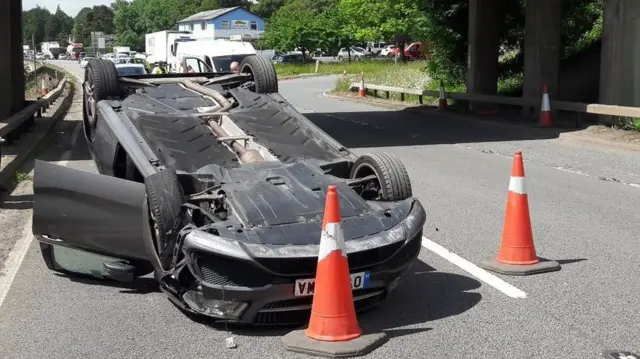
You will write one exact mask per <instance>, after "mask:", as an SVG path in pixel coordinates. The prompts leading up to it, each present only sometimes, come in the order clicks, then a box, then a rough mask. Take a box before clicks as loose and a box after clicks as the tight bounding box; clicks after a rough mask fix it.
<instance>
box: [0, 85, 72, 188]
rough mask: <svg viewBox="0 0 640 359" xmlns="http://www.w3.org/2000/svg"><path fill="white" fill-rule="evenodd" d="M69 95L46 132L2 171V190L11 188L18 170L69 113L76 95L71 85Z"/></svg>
mask: <svg viewBox="0 0 640 359" xmlns="http://www.w3.org/2000/svg"><path fill="white" fill-rule="evenodd" d="M65 87H66V89H65V90H66V91H67V95H66V96H64V98H63V99H62V102H61V103H60V106H58V108H57V109H56V111H55V112H54V113H53V115H52V116H51V122H50V123H49V124H48V125H47V127H45V129H44V131H42V133H40V134H39V135H38V137H36V139H35V141H33V143H32V144H31V145H30V146H29V147H28V148H27V150H26V151H24V152H22V153H20V154H19V155H18V156H16V157H15V158H14V159H13V161H11V163H9V164H8V165H7V166H6V167H5V168H3V169H2V171H0V188H4V189H8V188H10V187H11V184H10V183H8V182H9V181H10V180H11V177H13V175H14V174H15V173H16V172H17V171H18V169H19V168H20V167H21V166H22V164H23V163H24V162H25V161H26V159H27V158H29V157H31V156H32V155H33V153H34V150H35V149H36V148H37V147H38V145H39V144H40V143H41V142H42V140H43V139H45V138H46V137H47V135H49V133H51V129H53V127H54V126H55V124H57V123H58V121H60V119H61V118H63V117H64V115H66V113H67V111H69V108H70V107H71V104H72V99H73V96H74V93H75V89H74V88H73V87H72V86H71V85H66V86H65Z"/></svg>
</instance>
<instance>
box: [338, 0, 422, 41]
mask: <svg viewBox="0 0 640 359" xmlns="http://www.w3.org/2000/svg"><path fill="white" fill-rule="evenodd" d="M338 8H339V10H340V12H341V13H342V16H343V18H345V19H350V20H351V21H348V22H346V23H345V30H346V31H348V32H351V33H353V34H354V37H355V38H356V40H358V41H361V42H365V41H380V40H383V41H389V40H390V39H391V38H392V37H393V35H394V34H396V33H399V32H400V33H406V34H408V35H409V37H410V38H416V39H422V38H424V35H425V34H426V32H427V26H428V20H427V17H426V16H425V15H424V13H422V12H421V11H420V9H419V7H418V4H417V1H415V0H396V1H368V0H341V1H340V3H339V5H338Z"/></svg>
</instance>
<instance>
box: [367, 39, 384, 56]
mask: <svg viewBox="0 0 640 359" xmlns="http://www.w3.org/2000/svg"><path fill="white" fill-rule="evenodd" d="M386 46H387V43H386V42H384V41H377V42H376V41H369V42H367V43H366V45H365V46H364V47H365V49H367V51H369V52H371V54H372V55H373V56H380V55H381V52H382V49H384V48H385V47H386Z"/></svg>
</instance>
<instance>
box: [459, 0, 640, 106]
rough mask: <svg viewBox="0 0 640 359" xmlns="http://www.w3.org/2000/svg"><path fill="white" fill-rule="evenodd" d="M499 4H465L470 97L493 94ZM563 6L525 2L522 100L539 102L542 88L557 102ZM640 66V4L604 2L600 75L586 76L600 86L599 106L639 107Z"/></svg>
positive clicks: (543, 0)
mask: <svg viewBox="0 0 640 359" xmlns="http://www.w3.org/2000/svg"><path fill="white" fill-rule="evenodd" d="M499 3H500V1H498V0H469V59H468V61H469V62H468V73H467V88H468V92H469V93H478V94H487V95H493V94H496V90H497V82H498V49H499V36H500V25H501V24H502V19H501V17H500V5H499ZM562 3H563V1H559V0H528V1H527V9H526V25H525V34H526V35H525V50H524V56H525V61H524V88H523V97H525V98H533V99H540V98H541V97H542V88H543V86H544V85H545V84H546V85H547V86H548V88H549V96H550V97H551V98H552V99H558V89H559V88H560V84H559V78H560V56H561V51H562V44H561V24H562V10H563V9H562ZM639 64H640V1H637V0H605V8H604V30H603V36H602V52H601V57H600V74H599V75H598V74H597V73H593V72H591V73H589V74H586V76H593V77H595V79H594V80H595V81H594V82H595V83H597V82H599V89H600V90H599V102H600V103H603V104H610V105H624V106H640V65H639ZM598 77H599V81H598ZM563 100H564V99H563ZM572 100H573V99H572ZM473 105H474V104H472V106H473ZM533 110H534V111H538V110H539V109H538V108H534V109H533ZM530 111H531V109H530V108H525V109H524V112H525V113H530Z"/></svg>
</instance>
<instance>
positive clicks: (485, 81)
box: [467, 0, 502, 110]
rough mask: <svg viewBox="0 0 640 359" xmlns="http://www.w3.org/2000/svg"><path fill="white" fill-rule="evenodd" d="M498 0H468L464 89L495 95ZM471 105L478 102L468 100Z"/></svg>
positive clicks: (475, 104) (471, 106)
mask: <svg viewBox="0 0 640 359" xmlns="http://www.w3.org/2000/svg"><path fill="white" fill-rule="evenodd" d="M498 3H499V1H498V0H469V58H468V61H467V92H468V93H474V94H483V95H495V94H496V93H497V89H498V54H499V48H500V24H501V23H502V21H501V20H500V12H499V5H498ZM469 106H470V108H471V109H476V110H477V109H479V108H478V107H479V106H481V104H479V103H474V102H471V103H470V104H469Z"/></svg>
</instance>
